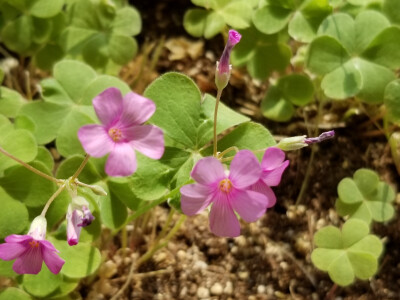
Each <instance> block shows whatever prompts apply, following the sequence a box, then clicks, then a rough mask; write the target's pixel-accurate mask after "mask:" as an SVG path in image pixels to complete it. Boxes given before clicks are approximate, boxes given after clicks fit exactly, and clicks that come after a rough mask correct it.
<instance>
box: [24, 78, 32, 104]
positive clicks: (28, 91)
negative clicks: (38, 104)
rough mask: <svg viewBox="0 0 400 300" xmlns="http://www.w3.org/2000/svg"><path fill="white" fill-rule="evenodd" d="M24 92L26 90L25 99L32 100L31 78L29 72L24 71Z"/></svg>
mask: <svg viewBox="0 0 400 300" xmlns="http://www.w3.org/2000/svg"><path fill="white" fill-rule="evenodd" d="M24 74H25V90H26V98H27V99H28V100H32V90H31V80H30V79H31V77H30V74H29V71H25V72H24Z"/></svg>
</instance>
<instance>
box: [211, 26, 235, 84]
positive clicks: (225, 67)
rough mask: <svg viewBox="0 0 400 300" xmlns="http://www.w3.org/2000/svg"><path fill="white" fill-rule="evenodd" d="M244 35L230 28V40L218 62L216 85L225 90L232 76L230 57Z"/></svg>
mask: <svg viewBox="0 0 400 300" xmlns="http://www.w3.org/2000/svg"><path fill="white" fill-rule="evenodd" d="M241 38H242V36H241V35H240V33H239V32H237V31H236V30H229V35H228V41H227V43H226V45H225V49H224V52H222V55H221V59H220V60H219V61H218V62H217V72H216V73H215V85H216V86H217V88H218V89H219V90H223V89H224V88H225V87H226V86H227V84H228V82H229V77H230V76H231V69H232V67H231V65H230V64H229V59H230V57H231V52H232V49H233V47H234V46H235V45H236V44H237V43H239V42H240V39H241Z"/></svg>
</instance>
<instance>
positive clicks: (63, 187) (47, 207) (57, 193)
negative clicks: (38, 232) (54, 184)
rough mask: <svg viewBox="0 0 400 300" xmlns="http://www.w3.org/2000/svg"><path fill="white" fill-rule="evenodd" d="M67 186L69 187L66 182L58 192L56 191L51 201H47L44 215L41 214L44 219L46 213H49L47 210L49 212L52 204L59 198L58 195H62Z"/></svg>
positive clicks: (43, 211)
mask: <svg viewBox="0 0 400 300" xmlns="http://www.w3.org/2000/svg"><path fill="white" fill-rule="evenodd" d="M66 185H67V182H66V181H65V182H64V183H63V184H62V185H61V186H60V187H59V188H58V189H57V191H55V193H54V194H53V195H52V196H51V197H50V199H49V200H48V201H47V203H46V205H45V207H44V208H43V210H42V213H41V214H40V215H41V216H43V217H44V216H46V213H47V210H48V209H49V207H50V204H51V203H52V202H53V201H54V199H56V198H57V196H58V195H60V194H61V192H62V191H63V190H64V189H65V187H66Z"/></svg>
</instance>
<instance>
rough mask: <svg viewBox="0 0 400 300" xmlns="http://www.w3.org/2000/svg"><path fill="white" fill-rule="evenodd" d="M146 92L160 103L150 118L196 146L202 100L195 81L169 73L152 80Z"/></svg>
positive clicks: (171, 133) (146, 94)
mask: <svg viewBox="0 0 400 300" xmlns="http://www.w3.org/2000/svg"><path fill="white" fill-rule="evenodd" d="M177 87H179V88H177ZM144 96H145V97H147V98H149V99H151V100H153V101H154V102H155V104H156V106H157V110H156V112H155V113H154V115H153V116H152V118H151V119H150V122H151V123H153V124H155V125H157V126H159V127H161V128H162V129H163V131H164V133H165V134H166V135H168V136H169V137H170V138H172V139H173V140H174V141H176V142H178V143H180V144H182V145H185V146H187V147H191V148H193V149H195V148H196V135H197V127H198V126H199V125H200V101H201V95H200V91H199V89H198V87H197V86H196V84H195V83H194V82H193V81H192V80H191V79H190V78H189V77H187V76H185V75H182V74H179V73H167V74H164V75H162V76H161V77H159V78H158V79H156V80H155V81H153V82H152V83H151V84H150V85H149V86H148V87H147V89H146V91H145V92H144Z"/></svg>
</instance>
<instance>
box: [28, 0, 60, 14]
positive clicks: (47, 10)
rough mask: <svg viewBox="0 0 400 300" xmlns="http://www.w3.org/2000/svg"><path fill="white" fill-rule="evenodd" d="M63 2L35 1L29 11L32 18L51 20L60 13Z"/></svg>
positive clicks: (55, 0)
mask: <svg viewBox="0 0 400 300" xmlns="http://www.w3.org/2000/svg"><path fill="white" fill-rule="evenodd" d="M63 5H64V0H36V1H34V2H33V4H32V6H31V7H30V9H29V12H30V13H31V14H32V16H35V17H38V18H51V17H54V16H55V15H57V14H58V13H59V12H61V9H62V7H63Z"/></svg>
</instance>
